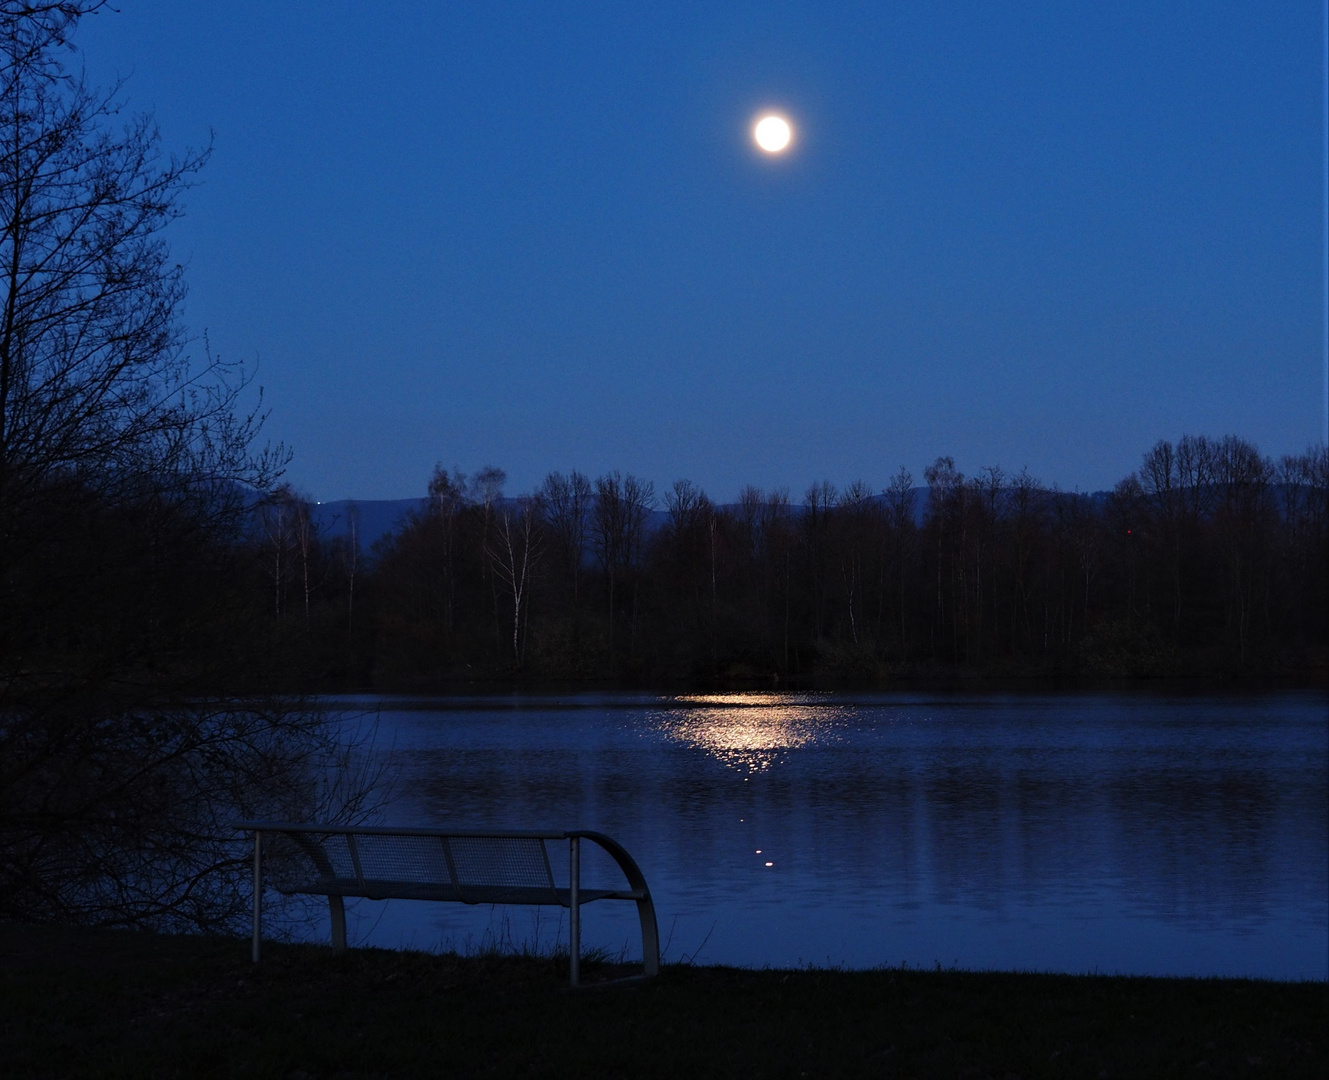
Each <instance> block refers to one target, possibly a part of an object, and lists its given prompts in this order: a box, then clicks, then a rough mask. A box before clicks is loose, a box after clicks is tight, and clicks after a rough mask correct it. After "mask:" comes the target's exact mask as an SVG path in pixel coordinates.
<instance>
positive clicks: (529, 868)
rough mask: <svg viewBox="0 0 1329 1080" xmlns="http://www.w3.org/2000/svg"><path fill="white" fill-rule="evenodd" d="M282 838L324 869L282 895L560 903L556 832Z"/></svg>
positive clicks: (284, 886) (289, 882)
mask: <svg viewBox="0 0 1329 1080" xmlns="http://www.w3.org/2000/svg"><path fill="white" fill-rule="evenodd" d="M280 835H282V836H284V837H286V838H287V839H288V840H289V841H290V842H291V843H292V844H294V845H295V846H296V847H298V848H299V849H300V850H301V851H303V852H304V854H305V855H307V856H308V857H309V861H310V862H311V863H313V866H314V868H315V869H316V870H317V872H318V874H319V877H318V879H317V880H316V881H301V880H298V879H293V878H292V877H287V878H286V880H283V881H280V882H279V883H278V888H280V889H281V890H282V891H283V892H293V893H296V892H309V891H323V890H325V889H327V888H330V887H337V888H339V890H340V891H342V892H344V893H346V894H347V895H350V894H352V893H358V894H360V895H367V896H375V897H387V896H400V897H411V896H421V897H427V898H433V899H440V900H442V899H457V900H462V901H466V900H469V899H471V897H472V895H478V894H480V893H483V894H484V896H485V898H486V899H487V900H491V898H492V897H493V896H494V894H495V892H496V891H501V892H510V893H511V895H512V896H513V899H514V901H517V902H523V903H538V902H540V900H541V894H544V899H543V902H544V903H551V904H556V903H558V897H557V894H556V892H555V887H554V874H553V869H552V868H551V866H550V863H549V851H548V849H547V848H546V846H545V840H546V839H551V838H550V837H544V836H529V835H507V834H501V833H497V834H489V835H473V834H461V835H455V836H454V835H447V834H442V833H439V834H434V835H421V834H419V833H415V832H386V831H375V832H365V833H356V832H336V833H321V834H320V833H312V832H302V831H289V832H283V833H281V834H280ZM554 838H556V839H562V837H561V836H559V837H554ZM291 869H294V868H288V874H289V873H290V870H291ZM449 894H451V895H449ZM491 902H495V901H492V900H491Z"/></svg>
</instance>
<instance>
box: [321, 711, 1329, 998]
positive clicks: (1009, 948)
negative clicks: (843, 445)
mask: <svg viewBox="0 0 1329 1080" xmlns="http://www.w3.org/2000/svg"><path fill="white" fill-rule="evenodd" d="M341 704H343V705H346V706H352V705H355V704H359V705H364V704H366V702H364V701H363V700H359V701H357V702H352V701H342V702H341ZM381 709H382V712H381V722H380V723H381V726H380V729H379V743H380V745H388V744H390V745H391V746H392V748H393V749H392V754H393V758H394V761H395V762H396V764H397V766H398V768H399V770H400V772H399V777H398V780H397V788H396V790H397V796H396V801H395V802H394V803H393V804H392V805H391V806H390V807H389V808H388V810H387V812H386V813H385V815H384V819H385V821H386V822H389V823H392V824H420V825H426V824H428V825H447V826H452V827H458V828H461V827H471V828H488V827H494V828H545V827H550V828H554V829H565V828H591V829H599V830H601V831H603V832H607V833H609V834H610V835H611V836H614V837H615V838H617V839H619V840H620V841H621V842H622V843H623V844H624V845H625V846H626V847H627V848H628V850H629V851H631V852H632V854H633V855H634V856H635V857H636V859H637V861H638V863H639V864H640V865H641V867H642V869H643V871H644V872H645V874H646V878H647V880H648V882H649V883H650V886H651V891H652V894H653V895H654V897H655V902H656V909H657V912H658V915H659V921H660V933H661V940H662V942H665V943H666V954H665V958H666V960H679V959H689V958H695V959H696V960H697V962H699V963H724V964H739V965H749V966H756V967H760V966H764V965H771V966H788V965H802V964H813V965H843V966H846V967H852V968H863V967H873V966H877V965H882V964H891V965H896V964H901V963H907V964H909V965H911V966H925V967H932V966H934V965H937V964H940V965H941V966H942V967H952V966H958V967H960V968H1002V969H1028V970H1044V971H1065V972H1088V971H1098V972H1104V973H1118V972H1120V973H1135V974H1159V975H1162V974H1180V975H1248V976H1259V977H1265V978H1276V979H1324V978H1326V974H1327V970H1329V709H1327V707H1326V696H1325V694H1324V693H1323V692H1306V691H1289V692H1277V693H1263V694H1248V695H1243V696H1232V695H1228V696H1195V695H1186V696H1180V695H1178V696H1169V695H1157V694H1155V695H1145V694H1139V695H1134V694H1118V695H1102V694H927V693H898V694H871V695H853V694H760V693H755V694H715V695H689V696H661V695H652V694H626V695H625V694H580V695H573V696H567V697H558V698H555V697H534V696H512V697H498V698H495V697H484V698H455V697H453V698H439V699H429V700H415V699H412V700H402V699H397V700H388V701H384V702H382V703H381ZM555 856H556V852H555V850H554V849H553V847H551V857H555ZM597 865H598V864H597ZM597 865H590V866H588V867H587V869H586V870H585V871H584V875H583V876H584V880H586V881H587V883H588V884H590V883H593V882H592V881H591V879H592V878H597V877H600V876H606V877H607V876H608V875H607V874H605V875H600V874H598V873H597ZM556 869H558V870H560V871H562V867H561V865H559V866H556ZM562 876H565V873H564V874H562ZM635 922H636V918H635V912H634V909H633V907H632V905H630V904H612V903H599V904H594V905H592V906H590V907H589V908H587V909H586V918H585V927H586V928H585V931H584V933H585V940H586V942H587V945H588V946H596V945H599V946H603V947H606V948H608V949H609V950H611V951H612V952H615V953H617V952H618V951H619V950H620V949H622V948H623V947H624V946H626V947H627V950H628V953H629V954H630V955H632V954H634V953H635V954H638V955H639V953H640V939H639V937H638V934H637V930H636V926H635ZM351 930H352V936H353V940H356V941H358V942H361V943H373V944H378V945H386V946H401V945H408V946H413V947H417V948H438V947H449V946H452V947H459V948H465V947H467V946H470V947H475V946H478V945H481V944H483V943H485V942H486V941H492V940H494V939H498V940H503V941H510V942H512V943H515V944H519V945H520V944H522V943H525V944H529V945H534V946H537V947H540V948H548V947H549V946H551V945H553V944H554V943H555V942H556V941H561V942H564V943H566V939H567V925H566V913H564V912H560V911H559V909H554V908H551V909H524V908H509V909H491V908H468V907H465V906H463V905H459V904H419V903H408V902H403V901H393V902H389V903H386V904H384V903H374V902H370V901H359V902H357V903H356V904H355V906H354V908H353V911H352V922H351Z"/></svg>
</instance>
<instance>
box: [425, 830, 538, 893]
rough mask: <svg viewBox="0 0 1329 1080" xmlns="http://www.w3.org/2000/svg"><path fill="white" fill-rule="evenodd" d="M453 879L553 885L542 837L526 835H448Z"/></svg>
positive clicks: (463, 883) (473, 882)
mask: <svg viewBox="0 0 1329 1080" xmlns="http://www.w3.org/2000/svg"><path fill="white" fill-rule="evenodd" d="M448 846H449V847H450V848H451V849H452V861H453V865H455V866H456V868H457V883H458V884H459V885H460V886H461V887H462V888H463V889H464V888H466V887H467V886H497V887H500V888H517V889H551V890H552V889H553V887H554V879H553V876H552V875H551V874H550V873H549V860H548V859H547V858H546V856H545V845H544V841H543V840H537V839H528V838H526V837H503V838H491V837H479V836H451V837H449V838H448Z"/></svg>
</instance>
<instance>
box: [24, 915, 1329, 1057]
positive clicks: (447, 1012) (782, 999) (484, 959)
mask: <svg viewBox="0 0 1329 1080" xmlns="http://www.w3.org/2000/svg"><path fill="white" fill-rule="evenodd" d="M559 969H561V970H559ZM613 973H614V971H613V969H611V968H609V967H608V966H606V965H598V966H597V965H592V966H591V974H592V975H593V976H596V975H598V976H599V977H602V978H603V977H605V976H608V975H612V974H613ZM565 978H566V962H565V961H564V962H562V963H559V962H557V961H554V960H550V959H548V958H534V957H520V956H477V957H458V956H452V955H443V956H433V955H428V954H422V953H401V952H387V951H381V950H375V949H357V950H352V951H351V952H349V953H346V954H343V955H340V956H338V955H336V954H334V953H332V952H331V951H330V950H328V949H327V948H323V947H318V946H277V945H271V946H265V959H264V961H263V963H262V965H260V966H259V967H258V968H254V967H252V966H251V965H250V964H249V962H248V943H247V942H242V941H235V940H220V939H215V938H178V937H157V936H152V935H145V934H135V933H116V932H105V931H103V932H94V931H70V930H52V929H39V928H32V927H21V926H4V925H0V1075H3V1076H5V1077H7V1078H13V1080H17V1078H19V1077H56V1076H59V1077H65V1076H79V1077H161V1078H166V1077H218V1076H240V1077H256V1078H257V1077H281V1078H287V1080H297V1078H304V1077H430V1076H463V1077H469V1076H521V1077H532V1076H586V1077H675V1076H678V1077H684V1076H789V1077H801V1076H809V1077H854V1076H899V1077H910V1076H916V1077H976V1078H977V1077H996V1078H1009V1077H1103V1076H1106V1077H1145V1076H1186V1077H1205V1076H1269V1077H1300V1076H1306V1077H1316V1078H1321V1077H1324V1076H1326V1075H1329V1034H1327V1032H1329V987H1326V985H1325V984H1324V983H1294V984H1289V983H1269V982H1254V981H1243V980H1219V979H1137V978H1108V977H1096V976H1061V975H1029V974H997V973H969V972H950V971H915V970H888V971H873V972H842V971H818V970H808V971H744V970H734V969H729V968H699V967H673V968H668V969H666V971H665V973H664V974H663V975H662V976H661V977H660V978H659V979H656V980H654V981H652V982H649V983H644V984H640V985H635V986H622V987H616V988H609V989H598V990H588V991H583V992H580V993H568V992H566V991H565V990H563V989H561V986H562V981H563V980H564V979H565Z"/></svg>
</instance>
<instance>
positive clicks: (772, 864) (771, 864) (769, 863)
mask: <svg viewBox="0 0 1329 1080" xmlns="http://www.w3.org/2000/svg"><path fill="white" fill-rule="evenodd" d="M766 865H767V866H774V865H775V863H773V862H768V863H767V864H766Z"/></svg>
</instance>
